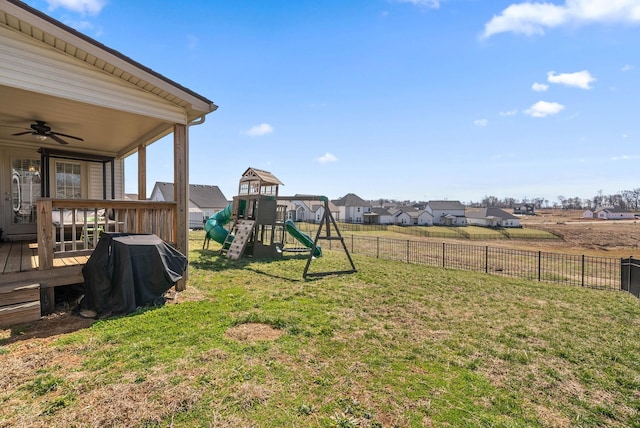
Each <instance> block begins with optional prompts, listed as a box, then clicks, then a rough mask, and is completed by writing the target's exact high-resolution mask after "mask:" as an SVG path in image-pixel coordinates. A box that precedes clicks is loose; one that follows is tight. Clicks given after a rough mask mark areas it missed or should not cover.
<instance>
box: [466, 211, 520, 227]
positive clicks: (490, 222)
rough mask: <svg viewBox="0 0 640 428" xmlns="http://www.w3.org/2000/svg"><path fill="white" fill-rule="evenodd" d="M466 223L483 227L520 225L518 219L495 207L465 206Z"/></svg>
mask: <svg viewBox="0 0 640 428" xmlns="http://www.w3.org/2000/svg"><path fill="white" fill-rule="evenodd" d="M465 213H466V216H467V224H469V225H472V226H485V227H520V219H519V218H518V217H516V216H515V215H513V214H510V213H508V212H506V211H505V210H503V209H500V208H496V207H487V208H467V209H466V210H465Z"/></svg>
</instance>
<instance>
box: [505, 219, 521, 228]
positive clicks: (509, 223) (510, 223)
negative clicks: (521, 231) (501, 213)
mask: <svg viewBox="0 0 640 428" xmlns="http://www.w3.org/2000/svg"><path fill="white" fill-rule="evenodd" d="M500 225H501V226H502V227H520V219H519V218H516V219H512V218H509V219H503V220H502V221H501V222H500Z"/></svg>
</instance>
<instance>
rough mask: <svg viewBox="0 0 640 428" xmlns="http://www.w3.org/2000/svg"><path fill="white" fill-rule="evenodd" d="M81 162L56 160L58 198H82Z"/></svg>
mask: <svg viewBox="0 0 640 428" xmlns="http://www.w3.org/2000/svg"><path fill="white" fill-rule="evenodd" d="M80 169H81V168H80V164H79V163H75V162H56V198H58V199H80V198H82V187H81V183H82V180H81V174H80Z"/></svg>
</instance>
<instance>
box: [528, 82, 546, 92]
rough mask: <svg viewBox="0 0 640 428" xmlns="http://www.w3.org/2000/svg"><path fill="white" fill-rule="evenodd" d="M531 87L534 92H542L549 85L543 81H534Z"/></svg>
mask: <svg viewBox="0 0 640 428" xmlns="http://www.w3.org/2000/svg"><path fill="white" fill-rule="evenodd" d="M531 89H533V90H534V91H536V92H544V91H546V90H547V89H549V85H546V84H544V83H538V82H535V83H534V84H533V85H531Z"/></svg>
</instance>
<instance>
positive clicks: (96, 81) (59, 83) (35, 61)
mask: <svg viewBox="0 0 640 428" xmlns="http://www.w3.org/2000/svg"><path fill="white" fill-rule="evenodd" d="M0 32H2V40H3V41H2V43H1V44H0V84H5V85H6V86H10V87H15V88H20V89H25V90H28V91H32V92H37V93H41V94H47V95H51V96H55V97H60V98H63V99H68V100H74V101H78V102H82V103H87V104H93V105H98V106H101V107H108V108H111V109H115V110H120V111H126V112H129V113H138V114H142V115H144V116H150V117H155V118H158V119H164V120H167V121H168V122H172V123H182V124H186V115H185V113H184V111H183V110H182V109H180V108H179V107H177V106H175V105H172V104H170V103H168V102H165V101H163V100H161V99H159V98H158V97H156V96H154V95H152V94H148V93H146V92H144V91H141V90H139V89H138V88H136V87H134V86H133V85H130V84H126V83H125V82H122V81H118V80H115V79H113V78H112V77H111V76H109V75H108V74H106V73H100V72H98V71H96V69H95V68H94V67H91V66H89V65H88V64H85V63H83V62H80V61H78V60H76V59H74V58H72V57H71V56H66V55H60V53H59V52H56V51H54V50H52V49H47V48H45V47H43V46H42V45H39V44H36V43H34V42H32V41H31V40H28V39H26V38H25V37H23V36H21V35H20V34H18V33H16V32H14V31H10V30H7V29H5V28H2V27H0Z"/></svg>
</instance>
